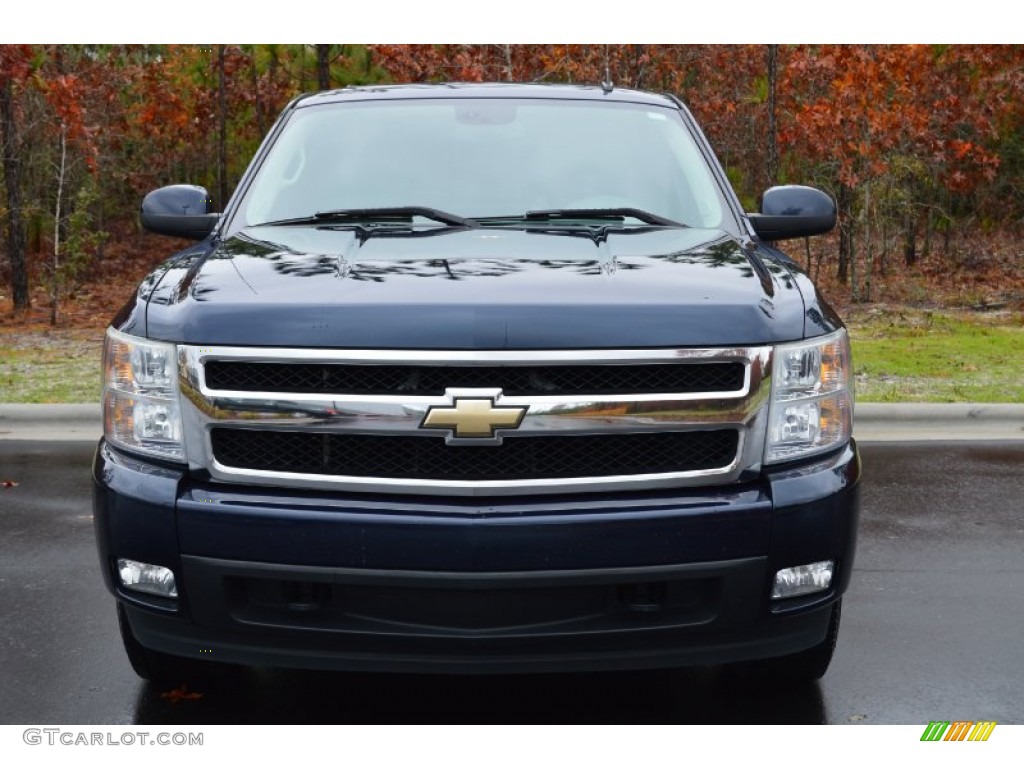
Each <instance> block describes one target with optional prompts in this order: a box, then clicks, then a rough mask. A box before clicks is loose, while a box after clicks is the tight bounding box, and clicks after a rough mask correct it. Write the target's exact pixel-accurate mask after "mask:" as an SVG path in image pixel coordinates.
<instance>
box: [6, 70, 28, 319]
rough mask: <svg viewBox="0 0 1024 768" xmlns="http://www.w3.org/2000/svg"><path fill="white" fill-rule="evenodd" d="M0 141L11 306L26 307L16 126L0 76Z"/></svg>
mask: <svg viewBox="0 0 1024 768" xmlns="http://www.w3.org/2000/svg"><path fill="white" fill-rule="evenodd" d="M0 140H2V142H3V155H4V185H5V187H6V190H7V232H8V237H7V252H8V254H9V258H10V260H11V294H12V298H13V300H14V309H15V310H17V311H23V310H26V309H28V307H29V295H28V268H27V265H26V264H25V221H24V218H23V211H22V208H21V189H20V185H19V176H20V171H21V168H20V165H21V161H20V159H19V157H18V126H17V122H16V118H15V114H14V89H13V87H12V85H11V81H10V79H8V78H3V79H0Z"/></svg>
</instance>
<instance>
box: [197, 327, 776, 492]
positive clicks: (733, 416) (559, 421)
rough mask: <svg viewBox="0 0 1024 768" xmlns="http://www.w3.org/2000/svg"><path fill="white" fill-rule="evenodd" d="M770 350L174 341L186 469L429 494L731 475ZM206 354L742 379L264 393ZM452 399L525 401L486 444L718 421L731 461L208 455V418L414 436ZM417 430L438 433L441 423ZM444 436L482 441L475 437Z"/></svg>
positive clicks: (744, 444) (625, 485) (760, 424)
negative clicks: (724, 388)
mask: <svg viewBox="0 0 1024 768" xmlns="http://www.w3.org/2000/svg"><path fill="white" fill-rule="evenodd" d="M772 349H773V348H772V347H770V346H762V347H746V348H742V347H741V348H727V349H668V350H595V351H580V350H572V351H568V352H563V351H548V350H545V351H537V352H523V351H514V352H504V351H473V352H464V351H376V350H373V351H367V350H309V349H299V350H283V349H274V348H260V349H256V348H248V347H197V346H189V345H180V346H179V347H178V358H179V368H178V370H179V384H180V391H181V398H182V399H181V402H182V409H181V410H182V418H183V420H184V425H185V429H184V432H185V441H186V454H187V456H188V458H189V466H190V468H192V469H194V470H205V471H207V472H209V474H210V476H211V477H213V478H214V479H217V480H223V481H226V482H245V483H249V484H252V485H272V486H286V487H293V488H314V489H330V490H348V491H364V492H366V491H373V492H378V493H411V494H428V495H444V494H449V495H461V496H475V495H513V494H519V495H527V494H539V493H550V492H553V491H558V490H566V491H577V492H584V491H608V490H625V489H637V488H665V487H678V486H698V485H706V484H710V483H721V482H723V481H725V482H731V481H734V480H737V479H739V478H740V476H741V475H743V474H744V473H747V472H750V471H756V470H758V469H759V468H760V462H761V458H762V452H763V446H764V438H765V433H766V429H767V408H766V407H765V406H766V405H767V404H768V400H769V395H770V392H771V379H770V371H771V361H772ZM207 360H247V361H260V362H287V361H295V362H300V361H307V362H308V361H317V362H332V363H339V364H344V363H350V364H353V363H360V362H363V363H365V362H367V361H368V360H372V361H373V362H377V363H381V364H396V363H397V364H401V363H410V362H415V363H419V364H424V363H433V364H436V365H442V366H443V365H445V364H453V363H457V364H463V365H464V364H481V365H483V364H488V365H489V364H494V363H504V364H510V365H516V364H519V365H531V364H536V363H548V364H550V363H554V362H558V363H560V364H566V363H577V364H588V365H592V364H595V363H596V364H601V363H608V364H621V365H626V364H644V363H666V364H671V363H672V362H680V363H686V362H690V363H693V362H698V363H699V362H712V361H714V362H719V361H731V362H737V361H738V362H742V363H743V364H744V366H745V375H744V383H743V387H742V388H741V389H740V390H737V391H735V392H701V393H664V394H652V393H644V394H637V395H620V394H616V395H593V396H572V395H536V396H534V395H531V396H517V397H507V396H504V395H501V394H500V390H499V389H496V388H454V387H453V388H449V389H448V390H446V392H445V394H444V395H443V396H436V395H435V396H423V395H416V396H410V395H401V394H395V395H340V396H333V397H332V396H324V395H322V394H315V395H297V394H294V393H273V392H229V391H218V390H211V389H209V388H208V387H207V386H206V381H205V375H204V363H205V362H206V361H207ZM455 397H492V398H493V399H494V403H495V405H496V406H497V405H502V406H518V407H525V408H526V409H527V412H526V414H525V415H524V417H523V419H522V421H521V423H520V426H519V427H518V428H517V429H514V430H510V429H498V430H497V431H496V433H495V438H494V439H493V440H491V441H489V442H490V444H495V445H496V444H500V442H501V441H502V440H503V439H515V437H516V436H537V435H544V434H559V435H571V434H580V435H582V434H608V433H613V432H651V431H662V430H667V431H683V430H687V431H688V430H700V429H712V428H714V429H718V428H723V427H725V428H728V427H733V428H735V429H737V430H738V431H739V445H738V449H737V454H736V457H735V459H734V461H733V462H732V463H731V464H729V465H728V466H726V467H721V468H717V469H713V470H701V471H695V472H675V473H659V474H646V475H618V476H596V477H579V478H568V479H566V478H558V479H533V480H502V481H448V480H423V479H408V478H387V477H382V478H367V477H354V476H341V475H338V476H327V475H307V474H298V473H288V472H268V471H262V470H245V469H239V468H236V467H227V466H224V465H222V464H220V463H219V462H217V461H216V460H215V459H214V457H213V449H212V444H211V440H210V430H211V429H212V428H213V427H215V426H224V427H235V428H257V429H260V430H268V431H269V430H285V431H303V432H324V431H328V432H348V433H358V434H378V435H413V434H415V435H423V432H424V430H421V429H420V425H421V423H422V421H423V418H424V416H425V414H426V412H427V410H428V409H429V408H430V407H432V406H438V405H450V404H451V403H453V402H454V398H455ZM422 439H445V432H444V431H443V430H442V431H437V434H436V435H427V436H423V438H422ZM448 440H449V442H451V443H453V444H455V443H465V444H472V445H482V444H483V442H487V441H482V439H480V438H466V439H452V438H448Z"/></svg>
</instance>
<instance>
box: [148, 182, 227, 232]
mask: <svg viewBox="0 0 1024 768" xmlns="http://www.w3.org/2000/svg"><path fill="white" fill-rule="evenodd" d="M209 207H210V193H209V192H207V191H206V190H205V189H204V188H203V187H194V186H192V185H191V184H175V185H173V186H170V187H160V189H154V190H153V191H152V192H150V193H149V194H148V195H146V197H145V199H143V201H142V214H141V218H142V226H143V227H145V228H146V229H148V230H149V231H150V232H153V233H155V234H157V235H169V236H170V237H187V238H188V239H189V240H203V239H205V238H206V237H207V235H209V234H210V232H212V231H213V227H214V226H215V225H216V224H217V220H218V219H219V218H220V214H219V213H208V211H209Z"/></svg>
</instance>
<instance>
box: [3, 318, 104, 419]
mask: <svg viewBox="0 0 1024 768" xmlns="http://www.w3.org/2000/svg"><path fill="white" fill-rule="evenodd" d="M101 350H102V334H100V335H99V337H98V338H65V337H63V336H61V335H57V334H44V333H23V334H17V335H12V334H3V335H0V403H98V402H99V399H100V389H101V387H100V357H101V354H102V352H101Z"/></svg>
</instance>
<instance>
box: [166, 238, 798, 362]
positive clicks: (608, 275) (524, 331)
mask: <svg viewBox="0 0 1024 768" xmlns="http://www.w3.org/2000/svg"><path fill="white" fill-rule="evenodd" d="M803 330H804V302H803V300H802V298H801V296H800V291H799V290H798V288H797V285H796V283H795V282H794V280H793V277H792V275H790V273H789V272H788V271H787V270H786V269H785V268H783V267H782V266H780V265H778V264H776V263H775V262H773V261H771V260H765V261H762V260H761V259H760V258H758V257H757V256H756V255H754V254H753V252H752V251H751V250H750V247H744V245H743V244H742V243H740V242H738V241H737V240H736V239H734V238H733V237H731V236H730V235H728V234H727V233H725V232H722V231H719V230H708V229H657V228H642V229H637V230H628V231H621V232H609V233H608V234H607V235H606V236H592V235H591V234H588V233H580V232H578V231H577V232H571V233H570V232H564V231H551V230H545V231H536V230H533V231H531V230H523V229H503V228H483V229H470V230H459V229H441V228H438V229H430V230H419V231H404V232H399V233H378V234H375V235H374V236H372V237H366V236H360V235H359V233H358V232H357V231H353V230H351V229H332V228H327V227H319V228H318V227H294V226H293V227H267V226H264V227H256V228H251V229H248V230H243V231H242V232H240V233H239V234H237V235H235V236H233V237H231V238H229V239H227V240H225V241H223V242H221V243H219V244H218V245H217V246H216V248H214V249H213V251H212V252H211V253H210V254H209V255H208V256H207V257H206V258H205V259H197V260H193V261H188V260H186V261H185V262H183V263H182V264H181V265H180V266H178V267H172V268H170V269H168V270H167V272H166V274H164V276H163V278H162V279H161V280H160V283H159V285H158V286H157V288H156V289H155V290H154V291H153V292H152V294H151V296H150V301H149V305H148V308H147V332H148V335H149V336H150V337H151V338H156V339H165V340H168V341H176V342H184V343H194V344H218V345H258V346H259V345H262V346H284V347H337V348H345V347H347V348H370V349H385V348H391V349H557V348H584V349H585V348H627V347H673V346H679V347H685V346H690V347H692V346H701V347H704V346H731V345H746V344H763V343H773V342H780V341H789V340H793V339H799V338H801V337H802V335H803Z"/></svg>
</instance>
